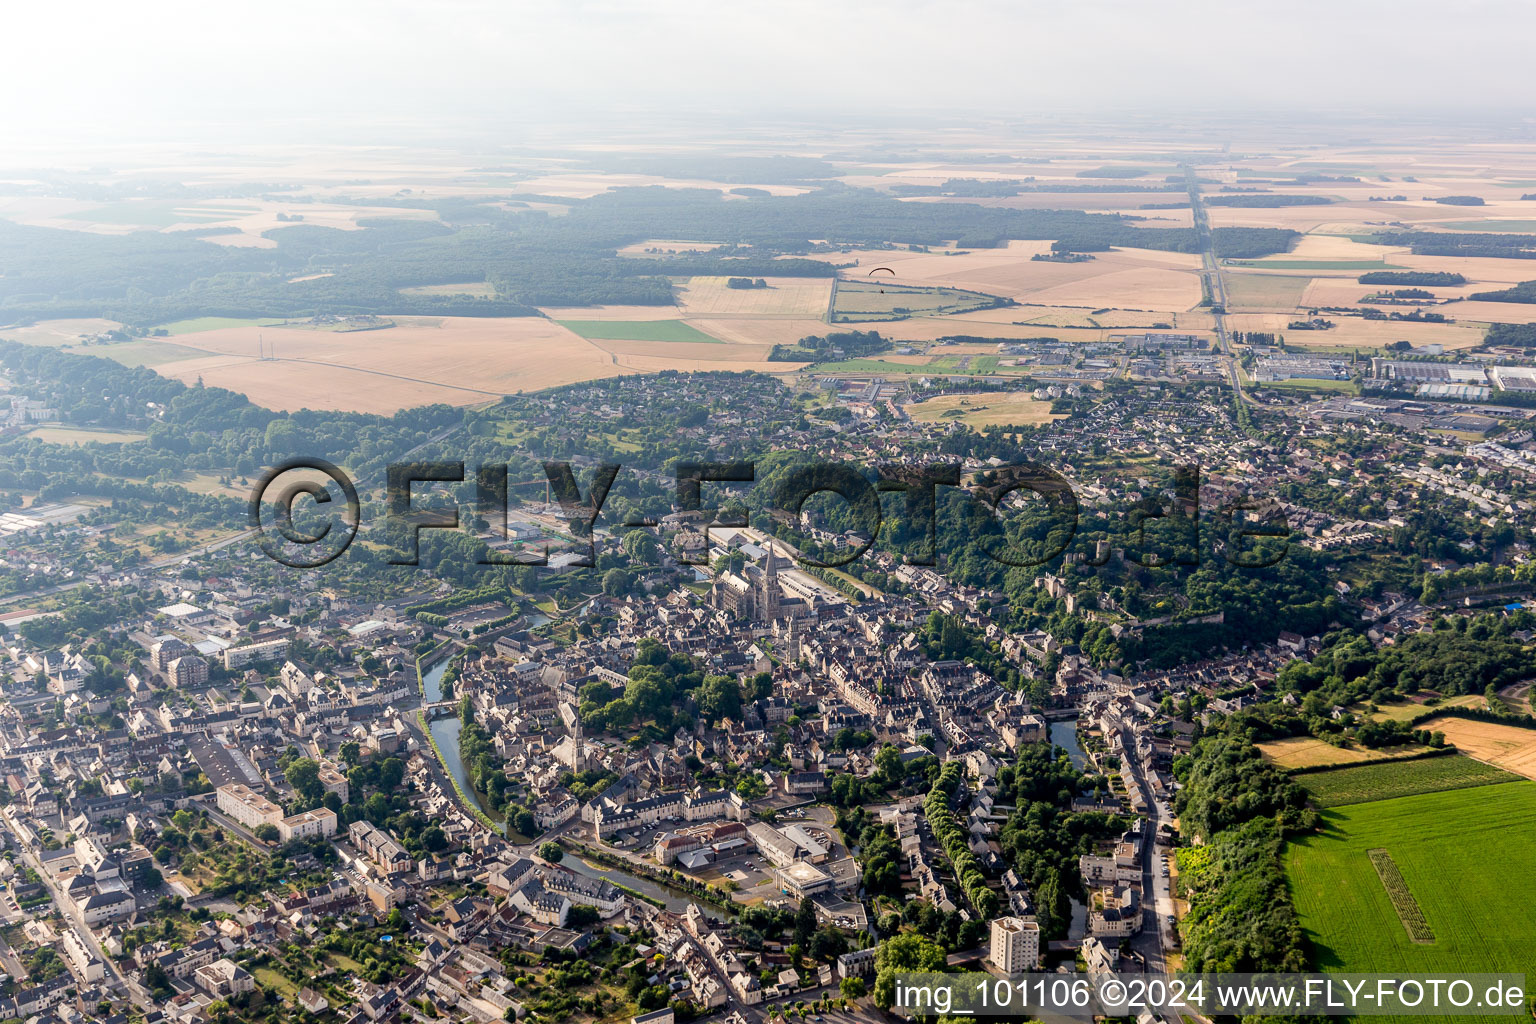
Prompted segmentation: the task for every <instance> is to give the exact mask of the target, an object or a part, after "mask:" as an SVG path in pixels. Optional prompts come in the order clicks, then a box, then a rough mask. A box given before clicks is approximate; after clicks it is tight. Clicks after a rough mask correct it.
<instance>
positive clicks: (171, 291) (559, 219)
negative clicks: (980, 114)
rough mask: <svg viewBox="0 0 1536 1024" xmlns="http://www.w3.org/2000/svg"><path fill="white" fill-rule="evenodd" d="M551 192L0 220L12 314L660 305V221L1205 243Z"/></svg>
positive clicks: (1092, 220)
mask: <svg viewBox="0 0 1536 1024" xmlns="http://www.w3.org/2000/svg"><path fill="white" fill-rule="evenodd" d="M539 198H540V199H542V200H544V201H546V202H550V203H558V204H560V205H561V206H563V207H566V208H567V210H568V212H567V213H566V214H565V215H564V216H549V215H547V214H546V213H545V212H543V211H540V210H533V209H529V208H527V207H526V204H525V205H524V206H523V207H521V208H520V207H516V206H511V207H510V208H504V207H502V206H497V205H490V204H477V203H472V202H466V201H465V200H462V199H448V200H426V199H415V200H412V201H410V202H409V204H408V205H409V206H410V207H412V208H414V209H420V208H422V207H427V208H430V209H432V210H433V211H434V212H435V213H436V214H437V216H438V217H439V220H437V221H426V220H419V219H410V220H408V219H398V218H376V219H371V220H365V221H361V222H359V224H360V227H362V230H356V231H344V230H340V229H336V228H327V227H320V226H316V225H311V224H302V223H301V224H293V225H287V226H283V227H279V228H274V229H272V230H270V231H267V232H266V233H265V235H266V237H267V238H268V239H270V240H271V241H272V242H274V243H275V246H274V247H272V248H256V247H230V246H222V245H218V244H215V243H212V242H209V241H206V240H205V238H204V237H203V236H205V235H207V234H210V233H215V232H214V229H208V228H201V229H195V230H189V231H180V232H175V233H161V232H153V231H136V232H132V233H130V234H126V235H101V234H92V233H88V232H83V231H69V230H62V229H54V228H42V227H29V226H23V225H18V224H14V223H10V222H4V221H0V265H3V266H5V267H6V273H5V274H4V275H3V276H0V316H3V318H4V319H7V320H10V321H13V322H14V321H22V320H25V319H28V318H40V317H62V316H107V317H110V318H112V319H117V320H122V321H124V322H126V323H128V324H131V325H135V326H141V327H145V326H152V325H155V324H160V323H165V322H168V321H172V320H176V319H181V318H186V317H193V316H236V317H260V316H274V317H276V316H282V317H299V316H312V315H315V314H317V313H332V314H348V313H396V314H418V315H456V316H528V315H536V311H535V310H534V309H533V308H531V307H534V306H543V305H592V304H599V303H625V304H642V305H660V304H665V303H669V302H671V301H672V288H671V285H670V283H669V282H668V280H667V279H666V277H663V276H661V275H660V274H659V273H658V272H657V271H658V269H660V268H659V266H658V261H655V260H643V259H626V258H621V257H619V256H618V255H617V250H618V249H619V248H620V247H622V246H625V245H629V244H631V243H635V242H639V241H643V240H645V239H647V238H658V237H686V238H702V239H711V240H717V241H719V242H721V243H723V244H724V245H726V246H727V247H729V248H727V249H725V250H722V251H718V252H710V253H699V254H692V255H689V256H686V257H682V258H679V259H671V260H667V261H665V272H666V273H668V274H673V275H677V274H716V275H721V276H744V275H750V276H773V275H784V274H798V275H816V276H827V275H831V274H833V273H835V272H836V270H835V267H832V266H829V265H828V264H826V263H824V262H821V261H815V260H801V259H790V260H784V259H779V257H785V256H788V257H794V256H796V255H800V254H804V253H806V252H808V251H809V250H810V248H811V243H810V239H813V238H814V239H826V240H828V241H830V242H831V243H833V244H839V245H885V244H892V243H894V244H899V245H937V244H940V243H942V242H948V241H955V240H958V242H959V244H960V246H961V247H964V248H983V247H994V246H997V245H1001V244H1003V243H1004V242H1006V241H1008V240H1009V239H1041V240H1045V239H1050V240H1062V239H1064V240H1068V241H1070V242H1072V243H1073V244H1074V245H1079V246H1081V245H1088V244H1091V243H1101V244H1113V245H1124V246H1139V247H1144V248H1151V249H1164V250H1172V251H1178V252H1195V251H1198V247H1199V243H1198V240H1197V238H1196V236H1195V232H1194V231H1193V230H1192V229H1187V228H1151V227H1142V226H1139V225H1138V224H1137V223H1136V221H1135V219H1133V218H1128V217H1124V216H1120V215H1114V214H1090V213H1083V212H1080V211H1071V210H1011V209H1001V208H996V207H984V206H977V205H972V204H968V203H904V202H901V201H900V200H899V199H896V198H893V197H891V196H887V195H882V194H880V193H878V192H874V191H870V190H865V189H855V188H850V187H848V186H845V185H841V184H838V183H836V182H832V183H828V184H826V185H824V186H823V187H821V188H818V189H816V190H815V191H813V192H809V193H806V194H804V195H796V196H753V197H747V198H733V199H727V198H725V197H724V196H722V195H721V194H720V192H718V191H716V190H713V189H672V188H662V187H659V186H658V187H644V188H626V189H617V190H614V191H611V192H607V193H603V194H601V195H597V196H593V197H591V198H589V199H570V198H563V197H539ZM372 205H375V206H380V205H383V206H388V205H401V206H405V205H407V204H406V202H405V201H404V200H400V201H396V202H394V203H391V202H387V201H386V202H373V204H372ZM1295 238H1296V235H1295V233H1294V232H1291V231H1285V230H1277V229H1269V228H1219V229H1217V230H1216V232H1215V242H1216V246H1217V250H1218V252H1219V253H1220V254H1221V255H1223V256H1262V255H1268V254H1270V253H1274V252H1281V251H1284V250H1285V249H1286V248H1288V247H1289V246H1290V244H1291V243H1292V242H1293V241H1294V240H1295ZM322 274H323V275H326V276H313V275H322ZM297 277H305V278H309V279H308V280H294V278H297ZM479 281H485V282H489V283H491V284H492V285H493V286H494V290H495V292H496V297H495V298H471V297H468V296H463V295H407V294H403V293H402V292H401V291H400V289H402V288H409V287H415V286H420V285H433V284H453V283H459V282H479Z"/></svg>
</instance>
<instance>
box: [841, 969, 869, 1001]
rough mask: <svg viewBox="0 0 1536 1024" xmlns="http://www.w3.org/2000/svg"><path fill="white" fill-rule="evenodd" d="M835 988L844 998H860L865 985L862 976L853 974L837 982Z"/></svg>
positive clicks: (865, 989)
mask: <svg viewBox="0 0 1536 1024" xmlns="http://www.w3.org/2000/svg"><path fill="white" fill-rule="evenodd" d="M837 990H838V991H839V992H841V993H842V994H843V998H844V999H862V998H863V997H864V993H865V992H866V991H867V987H866V986H865V984H864V979H863V978H860V977H858V976H857V975H854V976H852V977H848V978H844V979H843V980H842V981H840V982H838V983H837Z"/></svg>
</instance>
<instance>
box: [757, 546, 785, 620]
mask: <svg viewBox="0 0 1536 1024" xmlns="http://www.w3.org/2000/svg"><path fill="white" fill-rule="evenodd" d="M779 597H780V594H779V562H778V559H777V558H776V557H775V556H774V553H773V541H769V542H768V551H767V553H766V554H764V555H763V577H762V583H761V584H760V588H759V591H758V595H757V608H756V612H757V614H756V618H757V621H759V622H766V623H770V624H771V623H774V622H777V621H779Z"/></svg>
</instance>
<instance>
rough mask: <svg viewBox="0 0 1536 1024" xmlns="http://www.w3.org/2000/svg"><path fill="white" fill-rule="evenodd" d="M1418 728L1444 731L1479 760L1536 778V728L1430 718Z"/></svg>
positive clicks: (1461, 747) (1465, 719)
mask: <svg viewBox="0 0 1536 1024" xmlns="http://www.w3.org/2000/svg"><path fill="white" fill-rule="evenodd" d="M1419 728H1421V729H1429V730H1430V731H1432V732H1443V733H1445V738H1446V739H1447V740H1449V741H1451V742H1452V743H1454V744H1456V749H1457V750H1461V751H1464V752H1466V753H1468V754H1470V755H1471V756H1473V757H1475V758H1477V759H1478V760H1479V761H1487V762H1488V763H1489V764H1491V765H1497V766H1498V767H1500V768H1505V769H1508V770H1509V771H1512V772H1515V773H1516V774H1518V775H1524V776H1525V777H1526V778H1536V729H1522V728H1520V727H1519V726H1517V725H1502V724H1500V723H1498V722H1477V721H1473V720H1472V719H1470V718H1449V717H1446V718H1431V719H1429V720H1428V721H1425V722H1424V723H1422V724H1421V725H1420V726H1419Z"/></svg>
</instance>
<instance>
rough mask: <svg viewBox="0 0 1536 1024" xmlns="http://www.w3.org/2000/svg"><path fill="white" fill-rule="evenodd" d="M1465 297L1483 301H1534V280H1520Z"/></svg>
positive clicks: (1535, 283)
mask: <svg viewBox="0 0 1536 1024" xmlns="http://www.w3.org/2000/svg"><path fill="white" fill-rule="evenodd" d="M1467 297H1468V298H1470V299H1482V300H1483V301H1484V302H1536V281H1521V282H1520V283H1519V284H1515V285H1510V286H1509V287H1508V288H1500V289H1499V290H1498V291H1492V292H1474V293H1472V294H1471V295H1469V296H1467Z"/></svg>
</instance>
